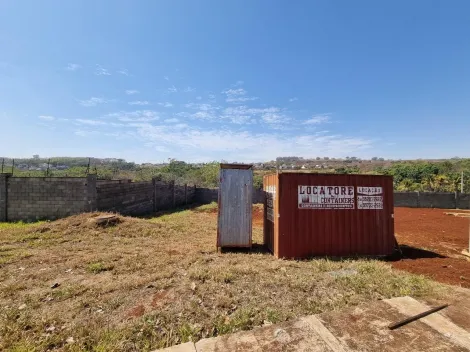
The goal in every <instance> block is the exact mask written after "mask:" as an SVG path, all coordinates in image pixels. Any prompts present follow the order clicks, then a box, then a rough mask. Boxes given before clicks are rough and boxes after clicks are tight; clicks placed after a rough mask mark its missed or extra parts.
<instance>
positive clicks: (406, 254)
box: [385, 244, 447, 262]
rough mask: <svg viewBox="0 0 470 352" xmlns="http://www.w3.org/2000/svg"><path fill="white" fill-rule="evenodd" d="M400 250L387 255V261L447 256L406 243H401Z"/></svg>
mask: <svg viewBox="0 0 470 352" xmlns="http://www.w3.org/2000/svg"><path fill="white" fill-rule="evenodd" d="M399 248H400V250H399V251H398V250H397V251H395V253H394V254H393V255H391V256H389V257H386V258H385V260H386V261H391V262H394V261H399V260H402V259H432V258H447V257H446V256H444V255H441V254H439V253H436V252H432V251H428V250H426V249H422V248H417V247H412V246H408V245H406V244H401V245H399Z"/></svg>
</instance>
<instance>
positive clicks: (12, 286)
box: [0, 204, 447, 351]
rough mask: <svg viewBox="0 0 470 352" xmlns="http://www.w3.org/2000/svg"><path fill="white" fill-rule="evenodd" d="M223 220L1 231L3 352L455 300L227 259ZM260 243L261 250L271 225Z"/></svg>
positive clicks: (209, 211)
mask: <svg viewBox="0 0 470 352" xmlns="http://www.w3.org/2000/svg"><path fill="white" fill-rule="evenodd" d="M216 210H217V208H216V206H215V205H214V204H212V205H208V206H203V207H200V208H196V209H192V210H188V209H186V210H182V211H177V212H173V213H166V214H164V215H161V216H158V217H155V218H149V219H136V218H129V217H121V218H120V219H121V221H120V222H119V223H118V224H116V226H112V227H100V226H94V225H93V224H92V223H91V222H90V221H88V220H89V219H90V218H92V217H96V214H82V215H77V216H73V217H70V218H67V219H62V220H58V221H55V222H50V223H47V224H40V225H34V224H33V225H13V226H9V225H7V226H2V227H0V245H1V247H0V248H1V249H0V258H6V260H4V262H3V264H1V265H2V267H1V270H0V282H1V285H0V336H2V339H1V340H0V350H2V351H22V350H24V351H45V350H59V351H151V350H154V349H158V348H163V347H167V346H171V345H174V344H178V343H181V342H185V341H197V340H199V339H201V338H205V337H212V336H217V335H220V334H226V333H231V332H235V331H239V330H246V329H252V328H253V327H255V326H260V325H263V324H267V323H277V322H282V321H285V320H288V319H293V318H295V317H299V316H304V315H308V314H315V313H321V312H325V311H329V310H338V309H341V308H343V307H347V306H352V305H357V304H361V303H365V302H368V301H370V300H378V299H383V298H391V297H395V296H402V295H412V296H414V297H424V298H427V297H438V296H440V295H443V294H446V293H447V289H446V288H444V287H443V286H441V285H439V284H437V283H434V282H432V281H430V280H428V279H426V278H424V277H422V276H416V275H412V274H408V273H405V272H400V271H395V270H392V269H391V267H390V265H389V264H387V263H385V262H381V261H376V260H342V261H337V260H335V261H333V260H328V259H325V258H323V259H311V260H303V261H286V260H278V259H275V258H274V257H273V256H272V255H271V254H270V253H268V252H262V251H261V252H260V251H259V250H257V251H256V252H255V251H253V252H249V251H239V252H228V253H219V252H217V250H216V233H217V216H216V214H215V213H214V211H215V212H216ZM254 211H255V212H256V211H258V210H257V208H255V209H254ZM253 236H254V238H253V242H254V243H255V244H260V243H262V222H256V221H255V222H254V228H253ZM22 253H23V254H25V253H27V255H22Z"/></svg>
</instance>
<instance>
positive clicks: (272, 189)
mask: <svg viewBox="0 0 470 352" xmlns="http://www.w3.org/2000/svg"><path fill="white" fill-rule="evenodd" d="M265 191H266V205H267V207H266V218H267V219H268V220H269V221H271V222H274V200H275V199H276V186H267V187H266V188H265Z"/></svg>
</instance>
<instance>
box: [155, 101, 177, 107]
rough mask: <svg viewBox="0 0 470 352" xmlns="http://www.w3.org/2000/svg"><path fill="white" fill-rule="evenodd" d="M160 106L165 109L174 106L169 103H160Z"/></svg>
mask: <svg viewBox="0 0 470 352" xmlns="http://www.w3.org/2000/svg"><path fill="white" fill-rule="evenodd" d="M158 105H160V106H163V107H164V108H171V107H172V106H173V104H172V103H169V102H165V103H158Z"/></svg>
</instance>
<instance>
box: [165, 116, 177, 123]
mask: <svg viewBox="0 0 470 352" xmlns="http://www.w3.org/2000/svg"><path fill="white" fill-rule="evenodd" d="M178 121H179V120H178V119H177V118H174V117H173V118H171V119H166V120H165V122H166V123H176V122H178Z"/></svg>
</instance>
